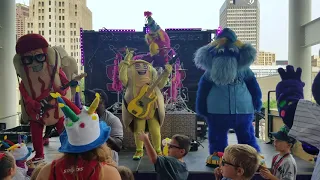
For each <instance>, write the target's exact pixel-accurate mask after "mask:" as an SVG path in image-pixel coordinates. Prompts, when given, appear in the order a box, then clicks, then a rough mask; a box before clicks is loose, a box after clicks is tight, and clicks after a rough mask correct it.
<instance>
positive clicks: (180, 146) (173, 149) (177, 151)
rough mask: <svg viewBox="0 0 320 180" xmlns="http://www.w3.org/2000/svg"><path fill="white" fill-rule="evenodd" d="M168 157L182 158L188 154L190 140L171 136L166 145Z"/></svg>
mask: <svg viewBox="0 0 320 180" xmlns="http://www.w3.org/2000/svg"><path fill="white" fill-rule="evenodd" d="M168 147H169V156H172V157H175V158H178V159H179V158H182V157H184V156H185V155H187V154H188V152H189V150H190V138H189V137H188V136H185V135H181V134H176V135H174V136H172V138H171V142H170V143H169V144H168Z"/></svg>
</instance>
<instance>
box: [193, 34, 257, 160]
mask: <svg viewBox="0 0 320 180" xmlns="http://www.w3.org/2000/svg"><path fill="white" fill-rule="evenodd" d="M256 54H257V51H256V50H255V48H254V47H252V46H251V45H250V44H246V43H242V42H241V41H239V40H238V39H237V36H236V34H235V33H234V31H232V30H231V29H229V28H225V29H223V30H222V31H221V32H220V33H219V34H218V35H217V37H216V39H215V41H214V42H212V43H210V44H208V45H206V46H203V47H201V48H200V49H198V50H197V51H196V53H195V58H194V62H195V64H196V66H197V67H198V68H201V69H203V70H205V73H204V74H203V75H202V77H201V79H200V81H199V86H198V92H197V102H196V112H197V114H198V115H201V116H203V117H204V118H205V119H206V121H207V124H208V127H209V135H208V137H209V151H210V156H209V157H208V159H207V165H208V166H217V165H218V163H217V161H213V160H214V159H217V158H218V157H217V155H216V154H217V152H223V151H224V149H225V148H226V146H227V145H228V131H229V129H234V130H235V132H236V135H237V139H238V143H239V144H248V145H250V146H252V147H254V148H255V149H256V150H257V151H258V152H259V153H260V147H259V146H258V144H257V141H256V138H255V135H254V129H253V125H252V121H253V118H254V112H255V111H260V109H261V106H262V102H261V96H262V95H261V89H260V87H259V84H258V82H257V80H256V78H255V76H254V73H253V72H252V71H251V69H250V68H249V67H250V65H251V64H252V63H253V61H254V60H255V58H256ZM212 162H214V163H212Z"/></svg>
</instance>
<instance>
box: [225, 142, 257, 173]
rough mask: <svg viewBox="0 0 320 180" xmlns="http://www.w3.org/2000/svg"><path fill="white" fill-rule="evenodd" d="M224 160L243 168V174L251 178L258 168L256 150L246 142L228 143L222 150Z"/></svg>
mask: <svg viewBox="0 0 320 180" xmlns="http://www.w3.org/2000/svg"><path fill="white" fill-rule="evenodd" d="M224 153H225V154H227V155H228V156H227V158H228V159H226V161H228V162H230V163H231V164H233V165H235V166H237V167H240V168H242V169H243V170H244V172H243V176H244V177H245V178H247V179H251V178H252V177H253V175H254V174H255V172H256V171H257V170H258V168H259V158H258V156H259V155H258V152H257V151H256V150H255V149H254V148H253V147H251V146H249V145H246V144H235V145H229V146H228V147H226V149H225V150H224Z"/></svg>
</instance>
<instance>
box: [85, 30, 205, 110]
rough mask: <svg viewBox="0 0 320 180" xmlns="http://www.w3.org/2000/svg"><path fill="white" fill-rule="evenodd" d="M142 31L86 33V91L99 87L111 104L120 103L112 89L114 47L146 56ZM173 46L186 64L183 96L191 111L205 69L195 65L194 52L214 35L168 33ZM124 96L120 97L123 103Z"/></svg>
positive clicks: (202, 32)
mask: <svg viewBox="0 0 320 180" xmlns="http://www.w3.org/2000/svg"><path fill="white" fill-rule="evenodd" d="M144 35H145V34H144V33H143V32H112V34H111V33H108V32H95V31H84V32H83V36H82V40H83V50H84V58H85V60H84V70H85V72H86V73H87V74H88V76H87V77H86V80H85V88H86V89H94V88H100V89H103V90H105V92H106V93H107V95H108V97H109V105H110V106H111V105H112V104H114V103H115V102H117V93H116V92H115V91H114V90H113V89H112V87H111V85H112V72H113V67H114V65H113V60H114V59H115V53H114V52H113V51H112V50H111V49H113V48H116V49H119V48H123V47H126V46H127V47H133V48H137V49H138V51H137V52H138V53H147V51H148V46H147V44H146V43H145V39H144ZM168 35H169V36H170V39H171V46H172V47H176V48H177V50H176V51H177V52H178V53H179V54H180V57H179V58H180V61H181V63H182V64H183V69H187V70H186V71H185V74H184V75H185V78H184V79H183V81H182V83H183V85H184V88H183V94H184V96H183V97H184V98H185V99H186V101H187V102H186V104H187V105H188V107H189V108H190V109H192V110H194V109H195V107H194V105H195V98H196V91H197V84H198V81H199V79H200V77H201V75H202V74H203V71H202V70H199V69H197V68H196V67H195V65H194V63H193V57H194V55H193V54H194V52H195V51H196V50H197V49H198V48H200V47H201V46H203V45H206V44H208V43H209V42H210V41H211V33H210V32H206V31H168ZM121 98H122V96H120V100H121Z"/></svg>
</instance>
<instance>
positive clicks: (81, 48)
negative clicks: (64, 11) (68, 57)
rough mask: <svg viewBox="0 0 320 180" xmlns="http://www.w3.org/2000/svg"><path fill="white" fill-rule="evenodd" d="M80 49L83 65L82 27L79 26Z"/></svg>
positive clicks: (82, 63)
mask: <svg viewBox="0 0 320 180" xmlns="http://www.w3.org/2000/svg"><path fill="white" fill-rule="evenodd" d="M80 50H81V65H82V66H84V50H83V28H80Z"/></svg>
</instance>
